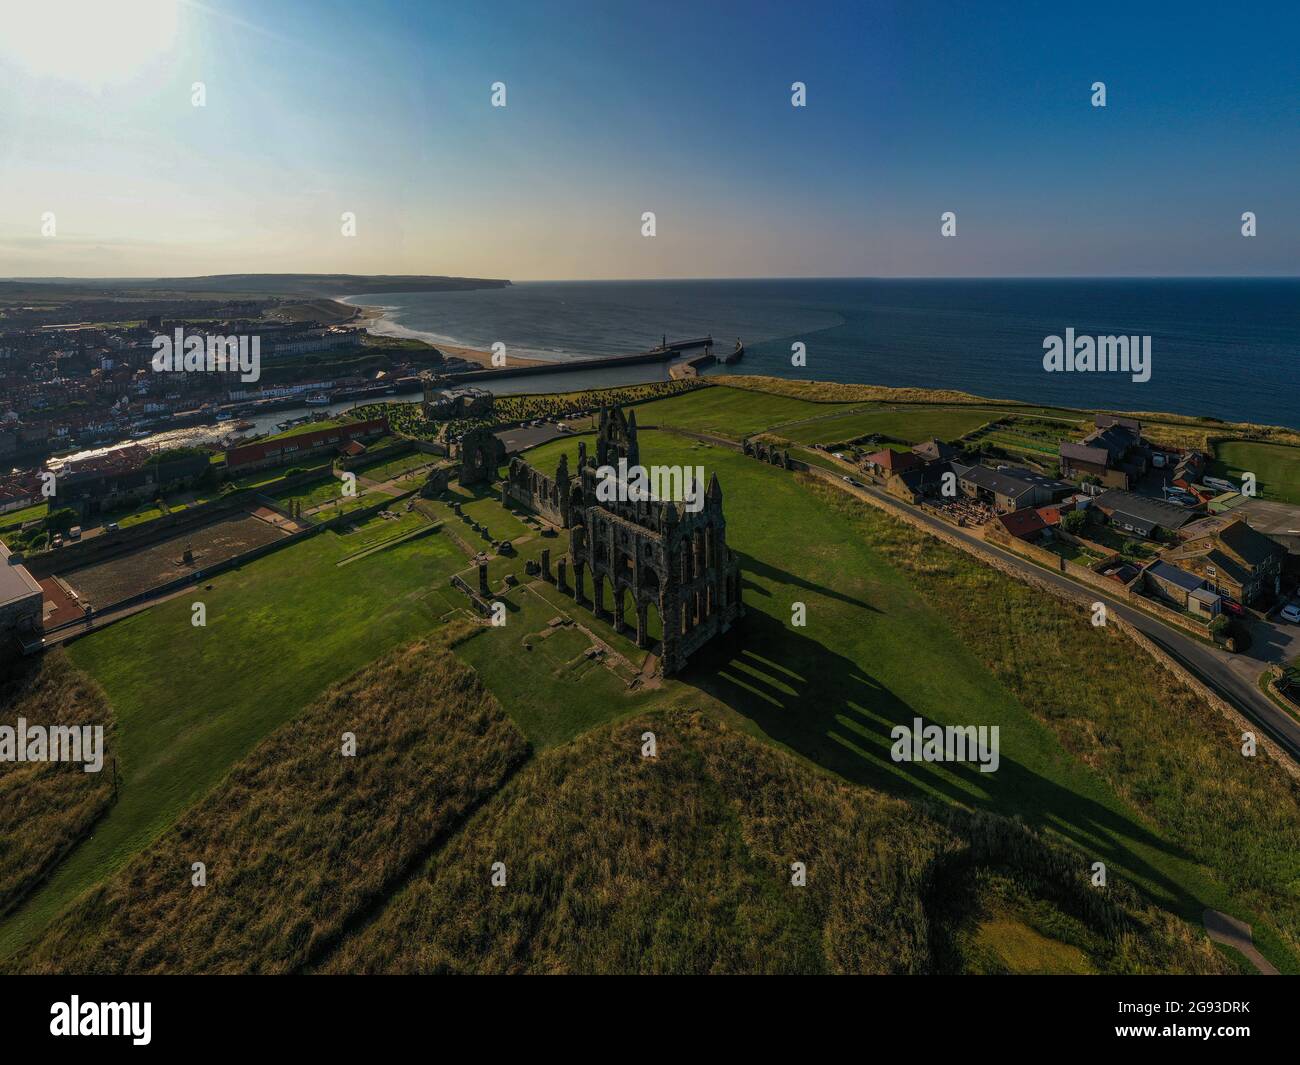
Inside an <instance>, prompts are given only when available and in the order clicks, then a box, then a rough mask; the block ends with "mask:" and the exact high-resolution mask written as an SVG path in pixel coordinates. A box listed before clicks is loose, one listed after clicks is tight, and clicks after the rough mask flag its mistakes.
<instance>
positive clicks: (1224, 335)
mask: <svg viewBox="0 0 1300 1065" xmlns="http://www.w3.org/2000/svg"><path fill="white" fill-rule="evenodd" d="M344 302H348V303H351V304H354V305H361V306H369V307H380V308H382V309H383V311H384V315H383V318H382V319H380V320H379V321H377V322H376V323H374V324H373V325H372V331H373V332H377V333H381V334H388V335H392V336H406V337H419V338H422V339H426V340H429V341H431V342H433V343H435V344H436V343H438V342H442V343H447V344H457V345H462V346H465V347H473V348H480V349H488V348H490V347H491V346H492V344H493V343H495V342H498V341H500V342H502V343H504V344H505V345H506V351H507V356H509V355H511V354H514V355H518V356H523V357H526V358H533V359H544V360H548V361H555V362H560V363H562V362H566V361H572V360H575V359H591V358H601V357H605V356H612V355H626V354H630V353H633V352H637V351H645V350H648V349H650V348H653V347H656V346H658V345H659V344H660V343H661V341H662V339H663V338H664V337H667V338H668V339H669V340H670V341H671V340H674V339H685V338H688V337H697V336H704V335H712V336H713V338H714V340H715V342H716V344H717V347H718V349H719V350H729V349H731V348H732V347H733V346H734V344H735V342H736V340H737V339H739V340H741V341H742V342H743V343H744V346H745V355H744V358H743V359H742V360H741V361H740V362H738V363H734V364H732V365H731V366H729V367H727V368H726V369H725V370H723V369H722V368H717V369H716V370H715V371H713V372H728V373H742V374H768V375H771V376H776V377H789V378H804V379H815V380H823V381H850V382H859V383H863V384H877V385H895V386H908V387H919V388H944V389H957V390H959V391H963V392H970V393H973V394H975V395H979V396H984V397H988V398H1005V399H1016V400H1024V401H1027V402H1032V403H1043V404H1050V405H1060V406H1069V407H1104V408H1108V409H1113V410H1129V411H1170V412H1173V413H1178V414H1189V415H1196V416H1202V417H1206V416H1208V417H1216V418H1221V419H1224V420H1230V421H1244V422H1255V423H1261V424H1272V425H1286V426H1290V427H1292V428H1300V278H1250V279H1240V278H1183V279H1177V278H1160V279H1152V278H1132V279H1123V278H1115V279H1110V278H1108V279H1041V280H1024V279H999V280H984V279H980V280H974V279H972V280H953V279H945V280H915V279H906V280H904V279H900V280H890V279H883V280H882V279H852V278H850V279H771V280H733V281H716V280H701V281H595V282H593V281H534V282H517V283H515V284H512V285H510V286H508V287H506V288H498V289H480V290H475V291H468V292H418V293H381V294H365V293H360V294H357V295H355V296H350V297H348V299H347V300H345V301H344ZM1067 329H1073V330H1074V335H1075V336H1076V337H1084V336H1089V337H1099V336H1128V337H1145V336H1149V337H1150V338H1151V363H1150V377H1149V380H1145V381H1138V380H1134V379H1133V378H1134V376H1136V375H1134V374H1133V373H1119V372H1099V371H1096V370H1092V371H1074V372H1050V373H1049V372H1047V371H1045V370H1044V368H1043V356H1044V342H1045V340H1046V339H1047V338H1049V337H1052V336H1059V337H1065V336H1066V330H1067ZM795 344H802V345H803V351H804V356H805V365H803V366H795V365H792V355H793V345H795ZM666 376H667V367H666V365H663V364H648V365H639V366H632V367H619V368H611V369H609V370H597V371H587V370H584V371H576V372H573V373H564V374H556V375H554V376H550V375H547V376H543V377H524V378H516V379H513V380H512V379H509V378H506V379H503V380H501V381H499V382H493V383H492V385H491V387H492V389H493V391H497V392H502V393H508V392H524V391H527V392H538V391H559V390H568V389H572V388H586V387H602V386H608V385H616V384H625V383H632V382H638V381H651V380H661V379H663V378H665V377H666ZM476 383H478V384H482V383H483V382H476Z"/></svg>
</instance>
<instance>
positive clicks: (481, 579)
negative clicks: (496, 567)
mask: <svg viewBox="0 0 1300 1065" xmlns="http://www.w3.org/2000/svg"><path fill="white" fill-rule="evenodd" d="M478 594H479V595H487V594H488V581H487V563H486V562H480V563H479V564H478Z"/></svg>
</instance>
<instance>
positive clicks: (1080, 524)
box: [1061, 510, 1088, 536]
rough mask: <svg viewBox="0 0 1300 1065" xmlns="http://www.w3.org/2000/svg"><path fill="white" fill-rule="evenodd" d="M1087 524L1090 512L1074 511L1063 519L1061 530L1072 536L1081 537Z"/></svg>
mask: <svg viewBox="0 0 1300 1065" xmlns="http://www.w3.org/2000/svg"><path fill="white" fill-rule="evenodd" d="M1087 524H1088V512H1087V511H1085V510H1072V511H1070V512H1069V513H1068V514H1066V515H1065V516H1064V517H1063V518H1062V519H1061V528H1062V529H1064V530H1065V531H1066V532H1068V533H1069V534H1070V535H1071V536H1079V535H1081V534H1082V533H1083V529H1084V526H1086V525H1087Z"/></svg>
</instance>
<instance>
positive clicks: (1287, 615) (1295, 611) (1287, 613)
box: [1282, 603, 1300, 625]
mask: <svg viewBox="0 0 1300 1065" xmlns="http://www.w3.org/2000/svg"><path fill="white" fill-rule="evenodd" d="M1282 620H1283V621H1289V622H1291V623H1292V624H1294V625H1300V606H1297V605H1296V604H1295V603H1287V605H1286V606H1284V607H1283V608H1282Z"/></svg>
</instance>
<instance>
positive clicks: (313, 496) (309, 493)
mask: <svg viewBox="0 0 1300 1065" xmlns="http://www.w3.org/2000/svg"><path fill="white" fill-rule="evenodd" d="M269 495H270V496H271V498H272V499H274V500H275V501H276V502H277V503H282V504H284V505H285V506H286V507H287V506H288V505H289V504H291V503H301V504H302V509H303V510H310V509H311V508H312V507H314V506H317V505H319V504H321V503H328V502H330V501H331V500H334V499H341V498H342V496H343V482H342V481H340V480H339V479H338V478H336V477H330V476H326V477H322V478H320V479H319V480H316V481H308V482H307V483H306V484H300V485H298V486H297V487H296V488H285V489H282V490H280V491H278V492H271V493H269Z"/></svg>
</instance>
